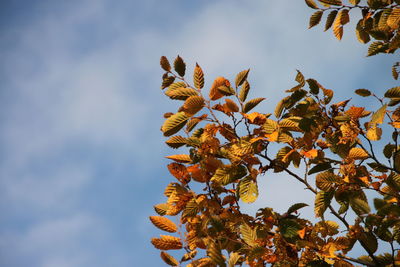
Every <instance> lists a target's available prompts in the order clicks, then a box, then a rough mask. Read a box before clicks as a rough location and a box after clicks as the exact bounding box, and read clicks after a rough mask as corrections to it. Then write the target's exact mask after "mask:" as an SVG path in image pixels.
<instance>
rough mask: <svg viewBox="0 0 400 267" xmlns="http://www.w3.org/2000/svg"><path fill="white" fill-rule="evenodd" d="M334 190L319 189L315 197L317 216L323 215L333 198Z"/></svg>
mask: <svg viewBox="0 0 400 267" xmlns="http://www.w3.org/2000/svg"><path fill="white" fill-rule="evenodd" d="M333 195H334V191H328V192H325V191H318V193H317V195H316V197H315V206H314V212H315V216H316V217H322V216H323V215H324V212H325V211H326V209H327V208H328V206H329V205H330V203H331V200H332V198H333Z"/></svg>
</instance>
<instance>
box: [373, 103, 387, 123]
mask: <svg viewBox="0 0 400 267" xmlns="http://www.w3.org/2000/svg"><path fill="white" fill-rule="evenodd" d="M386 108H387V104H385V105H383V106H382V107H380V108H379V109H378V110H377V111H376V112H375V113H374V114H373V115H372V118H371V121H370V123H371V124H382V123H383V119H384V118H385V114H386Z"/></svg>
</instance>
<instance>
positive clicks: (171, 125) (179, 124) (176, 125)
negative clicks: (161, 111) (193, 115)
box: [161, 112, 189, 136]
mask: <svg viewBox="0 0 400 267" xmlns="http://www.w3.org/2000/svg"><path fill="white" fill-rule="evenodd" d="M188 119H189V117H188V116H187V115H186V113H185V112H178V113H176V114H174V115H172V116H171V117H169V118H168V119H166V120H165V122H164V124H163V126H162V127H161V131H162V132H163V133H164V136H171V135H173V134H176V133H177V132H179V130H180V129H182V128H183V126H185V124H186V122H187V120H188Z"/></svg>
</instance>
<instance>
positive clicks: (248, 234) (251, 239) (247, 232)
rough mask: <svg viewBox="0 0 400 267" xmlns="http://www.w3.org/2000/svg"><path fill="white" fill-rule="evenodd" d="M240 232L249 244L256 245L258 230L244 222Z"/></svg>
mask: <svg viewBox="0 0 400 267" xmlns="http://www.w3.org/2000/svg"><path fill="white" fill-rule="evenodd" d="M240 234H241V235H242V238H243V240H244V242H246V244H247V245H249V246H251V247H252V246H254V245H256V239H257V235H256V230H255V229H254V230H253V229H252V228H251V227H250V226H249V225H248V224H246V223H243V224H241V225H240Z"/></svg>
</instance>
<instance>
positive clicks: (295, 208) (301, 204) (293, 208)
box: [286, 203, 308, 214]
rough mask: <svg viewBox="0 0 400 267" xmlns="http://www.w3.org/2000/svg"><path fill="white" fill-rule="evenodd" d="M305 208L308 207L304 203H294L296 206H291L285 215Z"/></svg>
mask: <svg viewBox="0 0 400 267" xmlns="http://www.w3.org/2000/svg"><path fill="white" fill-rule="evenodd" d="M307 206H308V204H306V203H296V204H293V205H292V206H290V208H289V209H288V210H287V212H286V213H287V214H290V213H292V212H295V211H298V210H299V209H301V208H304V207H307Z"/></svg>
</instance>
